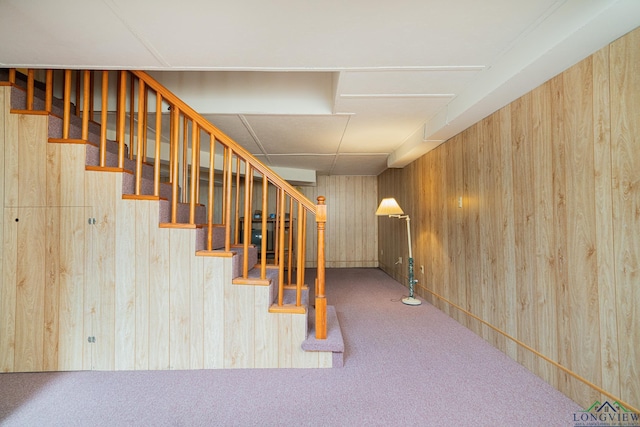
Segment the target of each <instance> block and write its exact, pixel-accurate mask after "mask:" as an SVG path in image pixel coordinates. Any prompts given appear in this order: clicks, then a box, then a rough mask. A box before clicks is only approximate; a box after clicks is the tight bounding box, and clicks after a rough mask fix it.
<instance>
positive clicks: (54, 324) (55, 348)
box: [41, 207, 84, 371]
mask: <svg viewBox="0 0 640 427" xmlns="http://www.w3.org/2000/svg"><path fill="white" fill-rule="evenodd" d="M81 210H82V209H81ZM61 211H62V212H61ZM66 211H67V209H62V210H61V209H60V208H59V207H50V208H46V209H45V218H44V220H45V230H46V231H45V234H44V235H43V236H41V238H44V240H45V242H44V245H45V258H44V262H45V271H44V276H45V282H44V349H43V352H44V355H43V370H45V371H56V370H58V355H59V342H58V341H59V332H60V331H59V329H60V323H59V322H60V271H61V270H60V262H61V257H60V256H61V252H60V243H61V242H60V239H61V236H62V232H61V228H62V227H61V224H60V220H61V218H62V215H64V217H65V218H67V217H68V216H69V215H67V212H66ZM83 213H84V212H83ZM80 266H83V267H84V263H83V262H82V263H81V264H80Z"/></svg>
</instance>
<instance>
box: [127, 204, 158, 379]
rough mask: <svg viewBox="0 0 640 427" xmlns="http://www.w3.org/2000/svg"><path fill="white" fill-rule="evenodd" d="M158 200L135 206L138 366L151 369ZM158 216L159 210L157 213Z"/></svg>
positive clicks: (136, 365) (136, 348)
mask: <svg viewBox="0 0 640 427" xmlns="http://www.w3.org/2000/svg"><path fill="white" fill-rule="evenodd" d="M158 205H159V202H157V201H151V200H137V201H136V202H135V203H134V209H135V260H132V262H135V282H134V283H135V369H143V370H146V369H149V332H150V328H149V327H150V324H149V321H150V307H149V304H150V292H151V291H150V282H151V280H150V278H151V268H150V266H151V250H152V249H151V248H152V245H151V233H152V231H151V229H152V227H155V228H158V223H157V222H156V223H151V221H150V218H151V217H152V216H153V215H152V213H151V211H152V210H153V209H155V211H156V212H158V209H159V206H158ZM155 216H156V217H157V213H156V215H155Z"/></svg>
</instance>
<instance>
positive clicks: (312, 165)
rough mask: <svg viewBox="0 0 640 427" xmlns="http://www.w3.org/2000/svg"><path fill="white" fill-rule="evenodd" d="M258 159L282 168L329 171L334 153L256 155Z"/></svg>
mask: <svg viewBox="0 0 640 427" xmlns="http://www.w3.org/2000/svg"><path fill="white" fill-rule="evenodd" d="M256 157H257V158H258V159H259V160H260V161H262V162H263V163H265V164H266V165H268V166H280V167H284V168H294V169H309V170H315V171H317V172H319V173H320V172H322V173H329V172H330V171H331V167H332V165H333V163H334V160H335V156H334V155H324V156H305V155H275V156H269V159H268V160H267V159H266V158H265V156H256Z"/></svg>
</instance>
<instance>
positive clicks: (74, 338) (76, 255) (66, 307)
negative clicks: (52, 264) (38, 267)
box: [58, 207, 90, 370]
mask: <svg viewBox="0 0 640 427" xmlns="http://www.w3.org/2000/svg"><path fill="white" fill-rule="evenodd" d="M87 218H88V216H87V212H86V210H85V208H82V207H79V208H73V207H66V208H60V222H59V228H60V236H59V238H60V240H59V251H60V252H59V254H60V256H59V259H60V261H59V268H60V277H59V280H60V284H59V297H58V298H59V322H60V331H59V335H58V343H59V351H58V369H60V370H81V369H83V362H82V361H83V347H84V343H85V342H86V341H87V336H85V327H84V318H85V316H84V313H83V309H84V296H85V295H84V290H85V289H84V288H85V286H84V285H85V279H87V280H89V278H87V277H85V257H86V250H87V248H88V247H87V242H88V241H89V240H90V238H89V236H88V234H87V227H89V224H88V222H87Z"/></svg>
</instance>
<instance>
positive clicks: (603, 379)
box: [378, 30, 640, 407]
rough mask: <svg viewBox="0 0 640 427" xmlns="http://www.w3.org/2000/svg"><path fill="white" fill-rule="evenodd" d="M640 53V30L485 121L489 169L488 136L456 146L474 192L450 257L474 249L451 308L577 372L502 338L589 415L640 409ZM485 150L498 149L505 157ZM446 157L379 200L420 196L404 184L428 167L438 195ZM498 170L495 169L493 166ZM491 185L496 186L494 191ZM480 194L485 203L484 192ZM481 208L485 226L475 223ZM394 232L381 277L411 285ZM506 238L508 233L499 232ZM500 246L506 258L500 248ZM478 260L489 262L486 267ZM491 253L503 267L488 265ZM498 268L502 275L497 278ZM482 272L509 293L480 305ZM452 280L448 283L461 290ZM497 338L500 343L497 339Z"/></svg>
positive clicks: (387, 231)
mask: <svg viewBox="0 0 640 427" xmlns="http://www.w3.org/2000/svg"><path fill="white" fill-rule="evenodd" d="M639 46H640V30H636V31H634V32H632V33H630V34H628V35H626V36H624V37H622V38H621V39H619V40H617V41H616V42H614V43H612V44H611V45H610V46H609V48H605V49H603V50H601V51H599V52H596V53H595V54H594V55H592V56H591V57H589V58H587V59H586V60H585V61H582V62H581V63H579V64H577V65H576V66H574V67H572V68H571V69H569V70H567V71H565V72H563V73H562V74H560V75H558V76H556V77H554V78H553V79H551V80H550V81H549V82H547V83H545V84H544V85H542V86H541V87H539V88H538V89H536V90H534V91H532V92H530V93H529V94H527V95H525V96H524V97H522V98H520V99H519V100H517V101H514V102H513V103H511V104H509V105H508V106H506V107H504V108H502V109H500V110H498V111H497V112H496V113H494V115H493V116H492V117H491V118H489V119H487V120H493V121H494V123H493V124H492V125H491V126H492V127H493V133H495V135H494V136H491V137H488V136H481V138H482V139H481V140H482V150H483V152H482V159H481V160H480V161H481V164H482V165H484V166H483V168H482V169H481V170H478V168H477V164H476V162H477V148H478V146H477V145H474V142H473V141H474V138H473V132H474V129H475V128H476V127H477V126H478V125H474V126H472V127H471V128H469V129H467V130H466V131H464V132H462V133H461V134H458V135H456V136H454V137H453V138H451V139H450V140H449V141H447V142H446V144H445V145H446V146H447V147H448V150H447V152H448V154H449V155H452V156H454V157H458V158H459V160H458V162H460V164H461V165H462V167H461V169H462V170H463V171H464V190H465V199H464V201H465V208H464V209H463V214H462V216H461V224H460V229H461V231H460V233H461V236H462V237H463V240H462V243H460V244H458V243H455V242H456V238H455V228H454V229H452V228H451V227H450V226H451V223H450V222H449V223H448V224H447V227H448V237H447V239H448V245H449V253H450V254H452V253H455V252H453V250H454V248H452V246H456V248H458V245H459V248H458V249H459V250H463V251H464V252H463V254H464V256H459V257H455V259H453V258H451V255H449V258H450V259H452V262H453V263H454V264H453V265H452V269H450V273H449V277H450V278H451V277H452V272H453V271H456V272H461V274H463V275H464V280H459V282H463V284H464V286H465V293H464V294H462V293H460V292H458V293H457V296H456V297H455V298H454V295H455V293H454V292H451V291H449V297H450V299H451V300H452V302H453V303H454V304H459V305H460V306H461V307H462V308H464V309H467V310H469V311H470V312H471V313H473V314H478V313H479V312H478V308H479V309H480V313H481V315H482V316H484V317H485V320H486V321H487V322H489V323H491V325H492V326H495V327H496V328H498V329H501V330H503V332H504V333H505V334H507V335H509V336H511V337H513V338H515V339H517V340H520V341H522V342H524V343H525V344H528V345H530V346H532V347H533V348H534V349H535V351H536V352H540V353H542V354H544V355H545V356H546V357H549V358H550V359H551V360H555V361H557V362H558V363H559V364H560V365H562V366H563V367H565V368H567V369H568V370H569V373H568V372H566V371H564V370H563V369H559V368H558V367H557V366H551V365H553V364H551V363H548V362H546V361H542V360H541V359H542V358H539V357H538V356H535V355H534V354H533V353H532V352H529V351H528V350H526V349H525V348H524V347H522V346H520V345H519V344H518V343H517V342H514V341H513V340H509V339H506V341H505V351H506V353H507V354H508V355H510V356H511V357H513V358H514V359H516V360H519V361H520V362H522V363H523V364H525V366H527V367H528V368H529V369H531V370H532V371H533V372H535V373H537V374H538V375H540V376H541V377H543V378H544V379H546V380H547V381H548V382H549V383H551V384H553V385H555V386H557V387H558V389H559V390H560V391H562V392H563V393H565V394H566V395H567V396H569V397H570V398H572V399H573V400H575V401H576V402H578V403H579V404H580V405H582V406H585V407H588V406H589V405H591V404H592V403H593V402H594V401H595V400H600V401H602V399H605V398H606V399H611V398H612V396H613V397H614V398H616V399H618V400H620V401H621V402H627V404H628V405H629V406H632V407H633V406H640V404H639V402H640V390H639V388H640V386H639V385H638V382H637V381H635V379H636V378H637V377H638V370H639V369H640V368H639V366H640V360H639V357H640V356H639V352H638V351H637V345H635V344H636V343H637V342H638V339H639V338H640V337H639V336H638V335H639V334H640V328H638V327H637V325H638V323H639V321H638V319H639V318H640V314H639V310H640V309H639V308H638V307H640V304H639V302H640V301H639V299H640V295H639V294H640V290H639V289H640V288H638V286H637V284H638V275H637V271H639V267H638V264H640V262H639V258H640V255H639V254H640V247H639V243H638V242H639V240H638V239H636V238H635V236H637V235H640V230H638V228H639V227H640V224H639V220H638V218H639V217H638V215H637V212H638V211H640V208H638V204H639V202H638V200H640V197H639V194H638V192H639V191H640V190H638V188H640V186H637V185H635V184H634V183H636V182H638V181H639V176H638V175H639V174H640V172H639V171H640V144H638V141H637V135H638V134H639V133H640V132H639V131H640V129H639V127H640V120H638V118H637V117H638V114H637V112H638V111H639V110H640V98H639V97H637V96H634V95H635V94H637V93H639V92H640V77H638V76H639V75H638V73H637V72H636V71H635V70H637V69H638V68H640V48H639ZM609 120H610V123H609ZM485 125H487V123H481V124H480V126H485ZM609 126H610V130H609ZM485 130H486V129H485ZM485 130H483V132H481V133H484V132H485ZM609 135H610V136H609ZM487 138H490V139H493V138H496V139H497V140H498V141H499V142H498V145H496V146H495V147H492V146H490V145H489V144H490V143H491V141H489V140H487ZM457 141H461V146H462V147H463V148H462V150H461V151H460V152H459V153H458V154H454V153H456V151H455V149H449V148H450V147H454V146H455V144H457ZM488 149H491V150H495V156H494V155H492V154H489V151H487V150H488ZM438 158H439V157H438V154H437V153H436V152H435V151H431V152H429V153H428V154H426V155H425V156H423V157H422V158H420V159H418V160H416V162H415V164H416V167H413V166H408V167H405V168H404V169H402V170H387V171H385V172H384V173H382V174H381V175H380V176H379V177H378V190H379V197H386V196H387V195H388V194H389V195H394V196H395V195H396V194H402V197H416V194H408V193H406V191H405V187H406V186H405V184H404V182H405V181H406V180H412V179H415V175H418V176H419V175H420V174H422V172H421V171H420V170H421V169H420V167H419V165H420V164H422V163H424V164H425V165H428V166H426V169H427V172H426V173H424V178H423V179H424V180H425V181H426V184H425V185H424V187H425V188H426V189H427V193H433V194H434V195H435V197H438V195H437V194H436V193H434V191H436V192H437V190H432V187H433V186H434V184H433V181H434V180H438V178H437V177H435V174H436V173H437V172H436V171H437V168H436V167H434V166H433V165H435V164H437V162H438ZM491 160H495V163H496V164H495V165H492V166H489V165H487V164H485V162H486V161H491ZM452 163H455V162H452ZM450 164H451V163H449V160H448V162H447V171H446V173H447V176H448V178H447V188H446V191H447V192H450V191H451V190H450V188H452V187H451V183H450V180H451V179H452V178H451V171H449V167H450ZM498 171H499V173H498ZM496 174H497V175H496ZM478 183H480V184H478ZM487 184H489V185H494V186H495V188H494V189H489V188H486V185H487ZM478 185H480V186H481V188H480V191H481V193H482V194H481V196H482V200H481V201H480V202H479V201H478V193H477V191H475V192H474V189H476V190H477V188H478ZM416 187H417V188H420V184H418V185H417V186H416ZM636 187H638V188H636ZM494 190H495V191H496V194H495V195H494V194H492V193H491V191H494ZM416 191H418V190H416ZM478 202H479V203H480V205H479V212H480V214H479V223H478V219H477V218H476V216H475V215H474V209H475V210H478V205H477V204H478ZM474 203H475V204H476V207H474V206H473V204H474ZM434 205H437V203H435V202H433V201H431V200H430V201H429V203H427V207H426V208H424V209H421V210H420V209H419V211H420V212H418V213H417V215H418V216H420V217H421V221H419V222H416V224H417V225H418V228H419V230H418V231H416V233H421V232H422V233H424V232H431V230H432V228H433V227H436V226H437V225H436V224H437V221H434V220H433V219H434V218H433V216H434V215H437V213H435V214H434V209H437V207H434ZM485 207H487V209H488V210H487V211H485ZM490 211H494V213H497V214H498V215H499V216H500V215H501V219H500V221H498V220H497V218H493V217H490V216H489V215H488V212H490ZM447 216H449V217H450V215H449V214H448V215H447ZM435 219H437V218H435ZM478 224H479V225H478ZM394 225H395V224H393V223H392V222H387V221H385V220H384V219H380V220H379V242H380V254H379V256H380V267H381V268H382V269H384V270H385V271H386V272H387V273H388V274H390V275H391V276H392V277H394V278H396V280H399V281H403V280H404V279H403V278H402V277H399V276H400V274H401V272H400V270H399V269H398V266H396V265H394V264H393V263H394V262H395V259H396V258H395V256H396V253H395V252H397V251H399V250H401V249H400V248H399V247H398V246H397V242H396V241H395V240H394V239H393V238H392V237H391V236H392V235H393V234H395V231H396V230H394V229H393V226H394ZM478 228H479V230H480V237H479V238H476V233H475V231H474V230H476V229H478ZM496 228H498V230H496V231H495V232H496V233H498V234H499V236H495V235H494V231H493V230H494V229H496ZM487 239H490V241H487ZM396 240H397V239H396ZM432 242H433V244H432V245H430V249H431V251H432V252H433V251H437V245H436V242H437V239H433V240H432ZM476 243H479V244H481V245H482V246H481V247H482V249H483V250H482V251H480V246H478V245H476ZM495 245H498V246H502V248H501V250H500V251H494V250H493V249H492V248H493V247H494V246H495ZM419 250H423V249H422V248H420V249H419ZM388 252H390V253H389V254H387V253H388ZM479 252H482V253H483V255H482V258H477V257H476V255H475V254H477V253H479ZM489 252H491V254H490V253H489ZM494 252H495V255H493V253H494ZM420 256H423V255H422V254H421V255H420ZM494 256H495V259H496V267H494V266H493V264H492V263H491V259H492V258H493V257H494ZM500 259H502V261H500ZM480 260H481V261H480ZM431 262H432V261H431V260H429V259H427V260H426V263H427V264H428V265H430V264H429V263H431ZM500 262H502V266H503V267H502V268H503V270H504V271H503V272H500V274H498V275H497V276H496V277H497V279H491V278H492V277H493V276H494V275H495V274H494V273H496V272H498V271H499V268H498V267H497V265H499V264H500ZM482 269H484V270H482ZM480 273H482V275H481V276H482V278H483V279H484V280H485V283H488V280H489V279H491V280H495V281H496V283H498V286H500V287H501V288H502V289H492V288H489V289H488V290H489V293H488V294H483V293H482V290H483V289H484V290H485V291H486V290H487V289H485V288H483V287H479V286H477V284H476V283H474V279H473V278H474V277H478V276H479V274H480ZM487 273H490V274H487ZM426 276H427V277H426V280H425V282H426V284H427V286H430V285H431V283H432V282H433V278H432V277H431V276H429V272H428V271H427V274H426ZM453 282H454V280H451V279H450V282H448V283H447V282H445V283H447V286H454V284H453ZM419 289H422V288H419ZM435 289H436V288H435V287H434V288H431V289H429V290H435ZM443 292H444V291H443ZM478 294H480V296H479V295H478ZM428 295H429V294H428V293H427V296H428ZM483 295H484V298H482V296H483ZM487 295H489V296H490V299H494V300H496V301H500V300H501V299H504V304H502V306H501V305H500V304H497V303H496V304H495V307H496V310H495V311H496V312H494V311H493V310H491V309H490V308H488V307H487V305H489V306H491V304H494V303H493V302H491V301H488V300H487V299H486V296H487ZM465 297H466V298H467V299H466V300H465ZM454 299H455V301H453V300H454ZM492 312H493V313H492ZM452 313H455V312H452ZM461 323H463V324H466V325H467V326H468V327H470V328H471V329H472V330H474V331H476V332H480V331H479V329H480V328H479V327H478V322H477V321H476V320H473V319H472V318H471V316H468V315H463V316H461ZM492 334H493V333H492ZM490 341H491V342H492V343H493V344H494V345H496V344H497V345H498V346H500V343H499V342H496V341H495V340H494V337H491V336H490ZM585 381H586V383H585ZM599 388H602V389H603V390H604V391H606V393H602V394H601V393H600V391H602V390H600V389H599ZM618 396H619V397H618Z"/></svg>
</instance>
